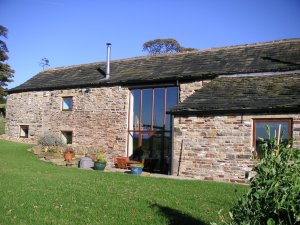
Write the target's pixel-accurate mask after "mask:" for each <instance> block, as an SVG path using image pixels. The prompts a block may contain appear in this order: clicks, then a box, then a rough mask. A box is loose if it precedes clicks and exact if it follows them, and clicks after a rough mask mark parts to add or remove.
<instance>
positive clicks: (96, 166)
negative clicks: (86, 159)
mask: <svg viewBox="0 0 300 225" xmlns="http://www.w3.org/2000/svg"><path fill="white" fill-rule="evenodd" d="M105 167H106V162H95V164H94V169H95V170H101V171H103V170H104V169H105Z"/></svg>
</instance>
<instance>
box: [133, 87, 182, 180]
mask: <svg viewBox="0 0 300 225" xmlns="http://www.w3.org/2000/svg"><path fill="white" fill-rule="evenodd" d="M177 95H178V88H177V87H168V88H151V89H134V90H132V91H131V101H130V117H129V129H128V133H129V141H128V155H129V156H130V157H131V159H133V160H140V161H141V160H142V159H144V162H145V167H144V170H146V171H150V172H158V173H165V174H167V173H168V172H169V168H170V159H171V157H170V154H171V136H172V135H171V119H170V115H169V114H167V113H168V111H169V110H170V108H171V107H172V106H174V105H176V104H177V102H178V96H177Z"/></svg>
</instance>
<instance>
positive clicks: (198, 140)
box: [173, 115, 300, 183]
mask: <svg viewBox="0 0 300 225" xmlns="http://www.w3.org/2000/svg"><path fill="white" fill-rule="evenodd" d="M254 118H293V137H294V139H295V141H294V147H298V148H299V147H300V115H267V116H266V115H256V116H215V117H176V118H175V119H174V147H173V148H174V154H173V174H174V175H175V174H177V171H178V166H179V157H180V152H181V143H182V141H183V145H182V158H181V160H182V161H181V164H180V175H181V176H187V177H194V178H197V179H204V180H218V181H226V182H238V183H245V182H246V179H245V172H246V171H251V169H252V167H253V165H254V163H255V160H253V159H252V152H253V150H254V149H253V146H252V137H253V134H252V133H253V124H252V120H253V119H254Z"/></svg>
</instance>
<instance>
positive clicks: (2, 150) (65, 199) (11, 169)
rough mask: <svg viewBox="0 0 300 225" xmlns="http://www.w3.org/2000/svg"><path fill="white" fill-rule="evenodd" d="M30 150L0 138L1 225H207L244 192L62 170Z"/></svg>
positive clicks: (239, 188)
mask: <svg viewBox="0 0 300 225" xmlns="http://www.w3.org/2000/svg"><path fill="white" fill-rule="evenodd" d="M28 147H29V145H25V144H16V143H12V142H7V141H3V140H0V155H1V157H0V224H1V225H2V224H5V225H9V224H30V225H34V224H37V225H41V224H43V225H44V224H60V225H62V224H93V225H95V224H139V225H140V224H147V225H152V224H172V225H176V224H189V225H191V224H200V225H201V224H209V222H217V221H218V220H219V216H218V211H219V210H220V209H224V213H226V214H227V212H228V209H229V208H230V207H231V206H232V205H233V203H234V201H235V200H236V194H237V195H241V194H242V193H245V191H246V190H247V187H246V186H240V185H232V184H224V183H217V182H204V181H186V180H185V181H183V180H171V179H158V178H151V177H138V176H134V175H130V174H121V173H106V172H99V171H87V170H80V169H76V168H64V167H59V166H54V165H51V164H48V163H46V162H42V161H40V160H38V159H37V158H36V157H35V156H34V155H32V154H31V153H29V152H27V151H26V148H28ZM235 189H237V193H236V194H235V192H234V190H235Z"/></svg>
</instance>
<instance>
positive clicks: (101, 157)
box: [96, 152, 106, 163]
mask: <svg viewBox="0 0 300 225" xmlns="http://www.w3.org/2000/svg"><path fill="white" fill-rule="evenodd" d="M96 162H103V163H106V159H105V154H104V153H103V152H100V153H99V154H98V156H97V159H96Z"/></svg>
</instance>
